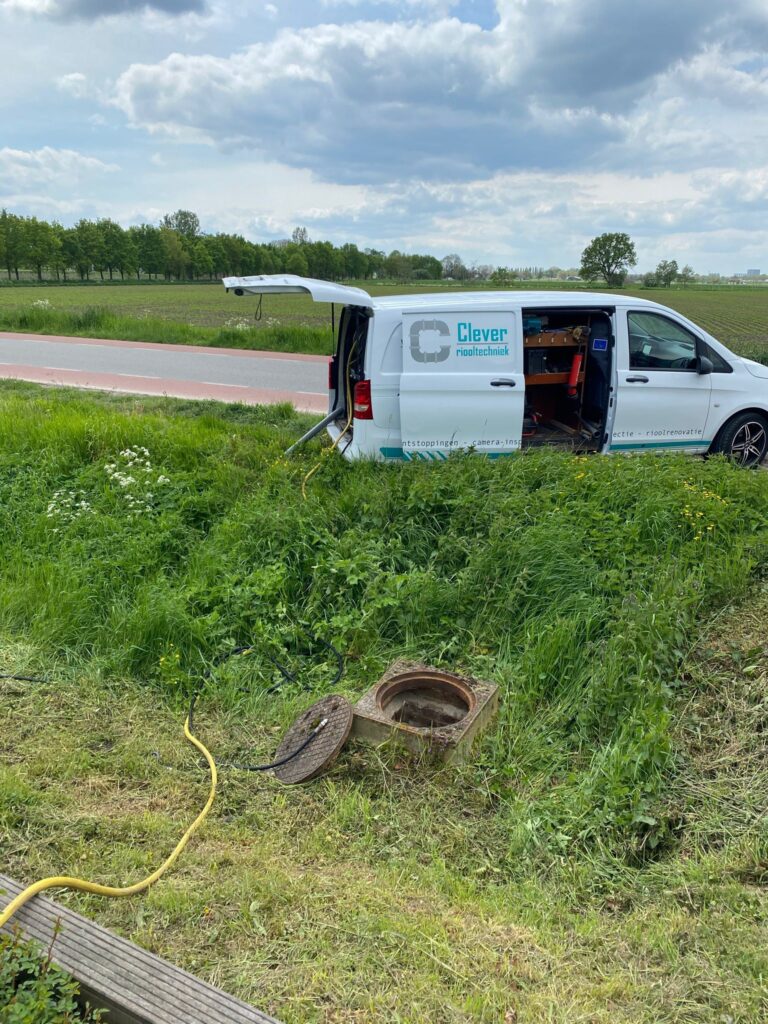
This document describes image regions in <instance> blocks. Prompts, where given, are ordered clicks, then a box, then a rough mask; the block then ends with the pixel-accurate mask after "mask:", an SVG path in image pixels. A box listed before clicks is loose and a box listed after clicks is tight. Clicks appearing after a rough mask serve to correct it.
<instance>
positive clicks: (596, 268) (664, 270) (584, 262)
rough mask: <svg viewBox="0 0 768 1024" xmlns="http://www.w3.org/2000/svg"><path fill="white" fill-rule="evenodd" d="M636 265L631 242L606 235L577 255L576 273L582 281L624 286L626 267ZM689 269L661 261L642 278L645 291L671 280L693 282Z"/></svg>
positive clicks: (618, 234) (624, 237) (620, 236)
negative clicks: (579, 265) (579, 264)
mask: <svg viewBox="0 0 768 1024" xmlns="http://www.w3.org/2000/svg"><path fill="white" fill-rule="evenodd" d="M636 264H637V252H636V250H635V243H634V242H633V241H632V239H631V238H630V237H629V235H627V234H625V233H624V232H622V231H617V232H607V233H606V234H603V235H598V236H597V238H593V239H592V241H591V242H590V243H589V245H588V246H587V247H586V249H585V250H584V252H583V253H582V254H581V269H580V270H579V274H580V276H581V277H583V278H584V279H585V280H586V281H596V280H598V279H599V278H602V279H603V280H604V281H605V283H606V284H608V285H612V286H614V287H621V285H623V284H624V282H625V280H626V278H627V274H628V273H629V270H630V267H634V266H635V265H636ZM695 276H696V275H695V274H694V272H693V267H689V266H687V265H686V266H684V267H683V269H682V270H680V268H679V267H678V265H677V260H661V261H660V263H659V265H658V266H657V267H656V269H655V270H654V271H651V272H650V273H648V274H644V275H643V285H644V286H645V287H646V288H669V287H671V285H672V284H673V282H675V281H679V282H680V284H682V285H686V284H690V283H691V281H693V280H694V278H695Z"/></svg>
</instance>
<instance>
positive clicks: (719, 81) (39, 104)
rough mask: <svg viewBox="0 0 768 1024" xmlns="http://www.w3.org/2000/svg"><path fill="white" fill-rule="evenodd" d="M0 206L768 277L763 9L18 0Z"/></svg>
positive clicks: (586, 3) (5, 96) (481, 256)
mask: <svg viewBox="0 0 768 1024" xmlns="http://www.w3.org/2000/svg"><path fill="white" fill-rule="evenodd" d="M0 67H2V89H0V206H6V207H7V208H9V209H12V210H14V211H16V212H21V213H27V214H35V215H37V216H41V217H46V218H49V219H52V218H57V219H59V220H60V221H62V222H63V223H67V224H68V223H72V222H74V221H75V220H77V219H78V218H79V217H82V216H86V217H101V216H109V217H113V218H115V219H116V220H119V221H120V222H121V223H123V224H129V223H137V222H141V221H145V220H146V221H156V220H158V219H159V217H160V216H161V215H162V214H163V213H165V212H167V211H171V210H174V209H177V208H178V207H184V208H188V209H193V210H195V211H196V212H197V213H198V214H199V216H200V218H201V221H202V224H203V228H204V229H205V230H208V231H215V230H226V231H233V230H237V231H240V232H242V233H243V234H244V235H246V236H247V237H249V238H251V239H253V240H256V241H266V240H269V239H273V238H280V237H284V236H286V235H287V234H289V233H290V231H291V229H292V228H293V227H294V226H295V225H297V224H303V225H306V226H307V227H308V229H309V232H310V235H311V237H313V238H329V239H331V240H332V241H334V242H337V243H341V242H345V241H354V242H357V243H358V245H360V246H368V245H372V246H374V247H376V248H383V249H386V250H390V249H392V248H400V249H404V250H406V251H414V250H416V251H426V252H432V253H434V254H435V255H437V256H443V255H445V254H446V253H448V252H459V253H461V254H462V255H463V256H464V258H465V259H466V260H467V261H470V262H471V261H478V262H481V263H494V264H505V265H511V266H517V265H526V264H531V263H535V264H539V265H545V266H549V265H552V264H555V265H559V266H573V265H577V264H578V261H579V254H580V252H581V250H582V249H583V247H584V245H585V244H586V243H587V242H588V241H589V239H590V238H591V237H593V236H594V235H596V234H598V233H600V232H602V231H627V232H629V234H630V235H631V236H632V237H633V238H634V239H635V242H636V244H637V249H638V255H639V267H638V269H640V270H646V269H651V268H652V267H653V266H655V264H656V263H657V262H658V260H660V259H662V258H676V259H677V260H678V262H679V263H680V264H681V265H682V264H683V263H690V264H691V265H692V266H693V267H694V269H695V270H696V271H698V272H702V273H706V272H712V271H715V272H721V273H730V272H733V271H743V270H746V269H747V268H748V267H760V268H761V269H763V270H768V217H767V216H766V215H767V214H768V0H730V2H729V3H728V4H725V3H723V2H722V0H717V2H715V0H674V2H671V0H272V2H269V3H267V2H263V0H151V2H149V3H147V2H143V0H0Z"/></svg>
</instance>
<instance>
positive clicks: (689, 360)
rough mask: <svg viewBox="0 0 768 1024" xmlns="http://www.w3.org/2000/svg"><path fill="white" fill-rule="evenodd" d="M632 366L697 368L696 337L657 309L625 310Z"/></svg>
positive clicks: (693, 370)
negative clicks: (649, 311)
mask: <svg viewBox="0 0 768 1024" xmlns="http://www.w3.org/2000/svg"><path fill="white" fill-rule="evenodd" d="M627 319H628V325H629V366H630V369H632V370H688V371H692V372H694V373H695V372H696V337H695V336H694V335H693V334H691V332H690V331H687V330H686V329H685V328H684V327H682V326H681V325H680V324H676V323H675V322H674V321H673V320H669V319H668V318H667V317H665V316H661V314H659V313H628V314H627Z"/></svg>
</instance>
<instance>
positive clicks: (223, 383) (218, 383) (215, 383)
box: [200, 380, 303, 395]
mask: <svg viewBox="0 0 768 1024" xmlns="http://www.w3.org/2000/svg"><path fill="white" fill-rule="evenodd" d="M200 383H201V384H212V385H213V386H214V387H215V388H221V387H225V388H246V389H249V388H250V384H227V383H226V381H223V380H201V381H200ZM299 394H300V395H301V394H303V392H301V391H299Z"/></svg>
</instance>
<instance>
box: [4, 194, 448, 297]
mask: <svg viewBox="0 0 768 1024" xmlns="http://www.w3.org/2000/svg"><path fill="white" fill-rule="evenodd" d="M452 259H453V257H452ZM455 259H457V260H459V258H458V257H455ZM459 263H461V261H460V260H459ZM0 265H2V266H3V267H4V268H5V270H6V273H7V275H8V280H9V281H11V280H14V279H15V280H16V281H19V280H20V279H21V273H22V271H31V272H32V273H34V274H35V275H36V276H37V280H38V281H43V280H46V279H48V280H56V281H68V280H72V279H79V280H81V281H90V280H92V279H93V277H94V276H97V277H98V278H99V279H100V280H102V281H105V280H109V281H113V280H115V279H116V278H119V279H120V280H125V279H126V278H136V279H138V280H147V279H150V280H161V279H162V280H166V281H174V280H175V281H194V280H205V279H210V280H214V279H218V278H221V277H226V276H228V275H235V276H237V275H246V274H280V273H287V274H299V275H301V276H302V277H317V278H322V279H325V280H331V281H337V280H340V279H342V278H353V279H357V280H361V279H366V278H371V277H389V278H397V279H399V280H435V279H438V278H440V277H442V276H443V264H442V262H441V261H440V260H439V259H437V258H436V257H434V256H429V255H421V254H406V253H402V252H400V251H399V250H397V249H395V250H394V251H393V252H390V253H389V254H386V253H385V252H383V251H380V250H378V249H362V250H361V249H359V248H358V247H357V246H356V245H354V244H353V243H351V242H348V243H346V244H345V245H341V246H335V245H333V244H332V243H331V242H313V241H311V240H310V238H309V235H308V233H307V230H306V228H296V230H295V231H294V232H293V235H292V237H291V238H286V239H283V240H281V241H277V242H269V243H266V244H262V243H256V242H249V241H247V239H245V238H243V237H242V235H237V234H225V233H223V232H219V233H217V234H205V233H203V232H201V230H200V221H199V219H198V217H197V215H196V214H194V213H192V212H191V211H189V210H177V211H176V213H172V214H166V216H164V217H163V219H162V220H161V221H160V223H159V224H158V225H155V224H140V225H136V226H132V227H129V228H123V227H121V225H120V224H117V223H116V222H115V221H113V220H110V219H109V218H101V219H99V220H86V219H83V220H79V221H78V222H77V224H75V225H74V227H69V228H66V227H63V226H62V225H61V224H58V223H56V222H55V221H53V222H48V221H45V220H40V219H39V218H37V217H22V216H19V215H17V214H14V213H9V212H8V211H7V210H3V211H2V212H0ZM462 266H463V264H462Z"/></svg>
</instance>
